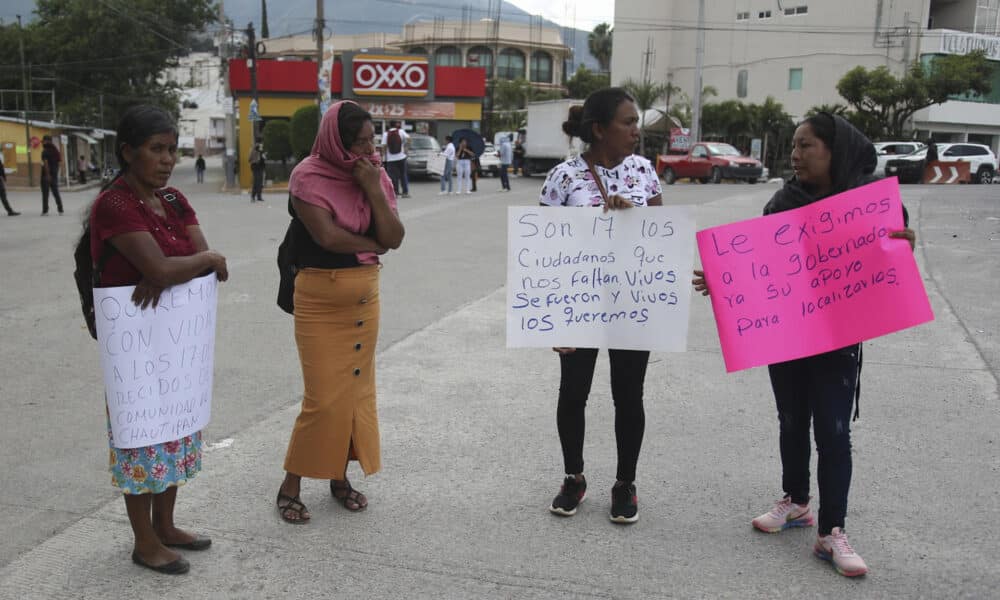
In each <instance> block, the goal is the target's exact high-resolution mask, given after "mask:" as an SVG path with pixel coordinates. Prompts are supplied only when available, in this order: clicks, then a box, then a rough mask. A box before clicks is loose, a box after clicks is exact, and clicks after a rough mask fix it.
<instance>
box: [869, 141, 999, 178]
mask: <svg viewBox="0 0 1000 600" xmlns="http://www.w3.org/2000/svg"><path fill="white" fill-rule="evenodd" d="M937 153H938V159H939V160H940V161H942V162H949V161H962V162H967V163H969V173H970V174H971V175H972V182H973V183H989V182H991V181H992V180H993V175H994V174H995V173H996V172H997V170H998V166H997V157H996V155H995V154H993V151H992V150H990V147H989V146H984V145H983V144H969V143H966V142H961V143H955V144H937ZM926 158H927V148H922V149H920V150H917V151H916V152H912V153H910V154H907V155H906V156H902V157H900V158H895V159H891V160H889V161H887V162H886V164H885V175H886V177H898V178H899V182H900V183H920V180H921V179H922V178H923V174H924V162H925V160H926Z"/></svg>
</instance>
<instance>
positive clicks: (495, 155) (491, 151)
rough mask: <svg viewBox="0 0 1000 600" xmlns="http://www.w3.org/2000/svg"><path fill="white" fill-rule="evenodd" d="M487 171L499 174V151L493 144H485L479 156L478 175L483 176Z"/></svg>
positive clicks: (495, 175)
mask: <svg viewBox="0 0 1000 600" xmlns="http://www.w3.org/2000/svg"><path fill="white" fill-rule="evenodd" d="M487 173H489V174H490V175H492V176H494V177H499V176H500V151H499V150H497V148H496V146H494V145H493V144H486V149H485V150H483V153H482V154H481V155H480V156H479V176H480V177H485V176H486V174H487Z"/></svg>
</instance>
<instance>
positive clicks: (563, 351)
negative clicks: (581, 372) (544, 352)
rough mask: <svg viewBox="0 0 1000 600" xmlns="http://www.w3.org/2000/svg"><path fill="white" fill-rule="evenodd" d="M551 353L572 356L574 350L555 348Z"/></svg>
mask: <svg viewBox="0 0 1000 600" xmlns="http://www.w3.org/2000/svg"><path fill="white" fill-rule="evenodd" d="M552 351H553V352H558V353H559V354H573V353H574V352H576V348H566V347H556V348H553V349H552Z"/></svg>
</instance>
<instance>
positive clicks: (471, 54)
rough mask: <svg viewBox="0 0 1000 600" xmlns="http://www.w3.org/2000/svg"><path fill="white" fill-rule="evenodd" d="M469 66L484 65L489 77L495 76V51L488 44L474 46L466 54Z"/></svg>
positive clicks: (466, 61)
mask: <svg viewBox="0 0 1000 600" xmlns="http://www.w3.org/2000/svg"><path fill="white" fill-rule="evenodd" d="M465 63H466V66H467V67H482V68H484V69H486V77H487V79H491V78H492V77H493V51H492V50H490V49H489V48H487V47H486V46H473V47H471V48H469V51H468V52H466V55H465Z"/></svg>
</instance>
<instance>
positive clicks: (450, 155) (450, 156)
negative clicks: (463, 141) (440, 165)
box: [441, 135, 455, 194]
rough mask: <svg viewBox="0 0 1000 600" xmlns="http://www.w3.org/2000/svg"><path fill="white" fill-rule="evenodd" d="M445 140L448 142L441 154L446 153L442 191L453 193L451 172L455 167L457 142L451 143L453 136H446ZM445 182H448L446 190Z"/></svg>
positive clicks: (443, 192)
mask: <svg viewBox="0 0 1000 600" xmlns="http://www.w3.org/2000/svg"><path fill="white" fill-rule="evenodd" d="M444 141H446V142H448V143H447V144H445V147H444V150H443V151H442V152H441V154H443V155H444V172H443V173H441V193H442V194H451V193H452V191H451V172H452V170H453V169H454V168H455V144H453V143H451V136H450V135H446V136H444ZM445 183H447V184H448V190H447V191H445V189H444V186H445Z"/></svg>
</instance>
